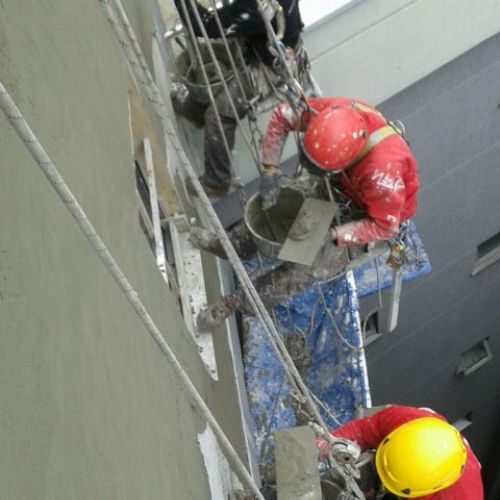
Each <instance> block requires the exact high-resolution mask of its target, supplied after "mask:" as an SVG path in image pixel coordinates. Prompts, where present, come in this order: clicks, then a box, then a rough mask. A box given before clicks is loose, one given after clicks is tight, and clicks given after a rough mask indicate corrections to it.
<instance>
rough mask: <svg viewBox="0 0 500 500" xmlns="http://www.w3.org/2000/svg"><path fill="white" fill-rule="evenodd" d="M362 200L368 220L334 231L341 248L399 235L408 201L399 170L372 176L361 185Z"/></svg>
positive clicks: (377, 172)
mask: <svg viewBox="0 0 500 500" xmlns="http://www.w3.org/2000/svg"><path fill="white" fill-rule="evenodd" d="M359 199H360V200H361V202H362V203H363V205H364V207H365V210H366V214H367V217H366V218H364V219H361V220H359V221H354V222H349V223H347V224H342V225H340V226H337V227H336V228H335V229H333V230H332V239H333V240H334V241H335V242H336V244H337V245H338V246H340V247H345V246H349V245H362V244H365V243H369V242H371V241H379V240H387V239H390V238H394V237H395V236H397V234H398V231H399V224H400V223H401V214H402V213H403V211H404V206H405V201H406V194H405V184H404V182H403V179H402V178H401V175H400V173H399V171H397V170H396V171H394V172H379V171H375V172H374V173H372V174H370V176H368V177H367V178H366V179H365V180H364V181H363V182H362V183H361V184H360V192H359Z"/></svg>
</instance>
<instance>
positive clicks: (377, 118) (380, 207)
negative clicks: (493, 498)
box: [191, 97, 418, 331]
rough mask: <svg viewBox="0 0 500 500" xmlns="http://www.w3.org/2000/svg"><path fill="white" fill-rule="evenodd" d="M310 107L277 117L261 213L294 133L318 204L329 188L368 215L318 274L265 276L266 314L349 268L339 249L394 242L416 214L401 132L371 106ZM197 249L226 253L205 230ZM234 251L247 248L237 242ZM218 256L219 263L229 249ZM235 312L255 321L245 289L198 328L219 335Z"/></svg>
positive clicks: (273, 193) (266, 148) (301, 271)
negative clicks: (217, 331)
mask: <svg viewBox="0 0 500 500" xmlns="http://www.w3.org/2000/svg"><path fill="white" fill-rule="evenodd" d="M306 104H307V106H305V107H304V108H303V110H302V111H300V112H297V110H296V109H293V108H292V107H291V106H290V105H289V104H285V103H283V104H280V105H278V106H277V107H275V108H274V110H273V113H272V116H271V119H270V122H269V125H268V128H267V132H266V135H265V137H264V139H263V141H262V164H263V167H262V176H261V182H260V188H259V191H260V196H261V199H262V206H263V207H264V208H265V209H268V208H270V207H272V206H273V205H274V204H275V203H276V201H277V199H278V196H279V192H280V177H281V171H280V168H279V163H280V156H281V153H282V150H283V146H284V143H285V140H286V137H287V135H288V133H289V132H291V131H299V132H302V133H303V134H302V138H301V153H302V161H301V162H302V164H303V165H304V166H305V167H306V168H307V169H308V170H309V172H311V173H312V174H314V175H312V176H310V177H311V179H312V180H313V181H315V183H316V185H317V189H316V190H315V193H316V196H323V197H324V196H325V194H323V195H320V194H319V192H323V193H324V192H325V189H321V188H325V182H326V183H329V184H330V185H331V187H332V188H334V189H335V190H336V191H337V192H341V193H342V194H343V196H344V197H346V198H348V199H349V200H350V201H352V202H354V204H355V205H356V207H357V210H358V212H361V213H362V215H361V217H357V218H354V220H350V221H347V222H345V223H343V224H341V225H338V226H336V227H335V228H333V229H332V234H331V240H332V241H327V243H326V244H325V245H324V246H323V248H322V249H321V250H320V252H319V253H318V255H317V257H316V259H315V261H314V262H313V264H312V266H309V267H308V266H302V265H299V264H292V263H289V262H287V263H285V264H282V265H281V266H279V267H278V268H276V269H274V270H273V271H271V272H268V273H267V274H264V275H261V276H259V277H258V278H257V280H256V281H255V287H256V289H257V290H258V291H259V294H260V296H261V299H262V301H263V302H264V304H265V305H266V306H272V305H274V304H276V303H278V302H280V301H283V300H286V299H287V298H289V297H291V296H293V295H295V294H297V293H300V292H301V291H303V290H304V289H306V288H308V287H310V286H312V285H313V284H314V283H316V282H319V281H323V280H326V279H330V278H332V277H334V276H335V275H336V274H338V272H339V271H340V270H341V269H342V268H343V267H344V266H345V265H346V260H345V252H342V250H341V248H339V247H345V246H349V245H362V244H365V243H369V242H372V241H377V240H387V239H390V238H394V237H396V236H397V235H398V232H399V230H400V224H401V223H402V222H403V221H405V220H406V219H408V218H410V217H411V216H412V215H413V213H414V212H415V206H416V194H417V190H418V176H417V169H416V163H415V159H414V157H413V155H412V153H411V151H410V149H409V147H408V145H407V143H406V141H405V140H404V139H403V138H402V137H401V135H400V133H399V132H398V130H397V129H396V127H395V126H393V125H392V124H390V123H389V122H387V120H386V119H385V118H384V117H383V116H382V115H381V113H380V112H379V111H377V109H375V108H374V107H373V106H370V105H368V104H366V103H364V102H363V101H360V100H356V99H349V98H346V97H329V98H313V99H309V100H308V101H307V103H306ZM326 191H327V190H326ZM239 236H240V239H241V231H239ZM248 239H249V237H248V231H247V232H246V240H248ZM326 240H328V238H326ZM191 241H192V242H193V243H194V244H195V246H197V247H198V248H205V249H207V250H209V251H214V250H215V249H216V248H217V247H220V244H219V243H218V240H217V238H216V235H213V234H212V233H209V232H208V231H204V230H197V232H196V234H192V238H191ZM233 245H234V247H235V248H236V249H237V248H238V246H241V245H239V242H238V241H236V240H234V239H233ZM245 247H246V248H247V249H248V245H245ZM219 250H220V251H219V252H218V253H219V255H220V254H221V253H223V249H221V248H219ZM236 310H243V311H245V312H250V313H252V308H251V307H250V305H249V304H248V303H247V300H246V297H245V294H244V293H243V291H242V290H241V289H240V290H237V291H236V292H235V293H234V294H232V295H228V296H226V297H223V298H222V299H221V300H220V301H218V302H216V303H215V304H213V305H211V306H208V307H207V308H205V309H204V310H202V311H201V312H200V314H199V315H198V319H197V323H198V327H199V328H200V329H201V330H204V331H208V330H213V329H214V328H216V327H217V326H219V325H220V324H221V323H222V322H223V321H224V319H225V318H226V317H227V316H229V315H230V314H231V313H232V312H234V311H236Z"/></svg>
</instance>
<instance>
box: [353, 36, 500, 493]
mask: <svg viewBox="0 0 500 500" xmlns="http://www.w3.org/2000/svg"><path fill="white" fill-rule="evenodd" d="M499 82H500V35H496V36H495V37H493V38H491V39H489V40H487V41H486V42H484V43H482V44H481V45H479V46H477V47H475V48H474V49H472V50H471V51H469V52H468V53H466V54H464V55H462V56H461V57H460V58H458V59H456V60H455V61H452V62H450V63H449V64H447V65H446V66H444V67H442V68H441V69H439V70H438V71H436V72H435V73H434V74H432V75H430V76H429V77H427V78H425V79H423V80H421V81H420V82H418V83H416V84H415V85H413V86H411V87H410V88H408V89H406V90H404V91H403V92H401V93H400V94H398V95H397V96H394V97H393V98H392V99H390V100H389V101H387V102H385V103H383V104H382V105H381V106H380V109H381V110H382V111H383V112H384V114H385V115H386V116H388V117H398V118H400V119H402V120H403V121H404V122H405V124H406V127H407V131H408V135H409V140H410V142H411V145H412V150H413V151H414V153H415V156H416V158H417V160H418V164H419V171H420V178H421V182H422V187H421V191H420V196H419V204H418V208H417V214H416V216H415V222H416V224H417V227H418V230H419V233H420V235H421V237H422V239H423V241H424V245H425V247H426V249H427V251H428V253H429V256H430V258H431V263H432V265H433V271H432V273H430V274H428V275H426V276H424V277H422V278H420V279H419V280H417V281H415V282H412V283H409V284H405V285H404V287H403V296H402V301H401V309H400V321H399V326H398V329H397V331H396V332H395V333H393V334H389V335H387V336H384V337H382V338H381V339H379V340H377V341H376V342H374V343H373V344H371V345H370V346H368V348H367V358H368V366H369V374H370V382H371V387H372V395H373V399H374V404H382V403H388V402H399V403H404V404H414V405H419V406H429V407H432V408H435V409H436V410H438V411H440V412H442V413H443V414H444V415H446V416H447V417H448V418H449V419H450V420H456V419H458V418H460V417H463V416H464V415H466V414H467V413H468V412H470V411H472V419H473V425H472V426H471V427H470V428H468V429H467V430H466V431H465V435H466V436H467V438H468V439H469V440H470V442H471V444H472V446H473V448H474V450H475V451H476V453H477V455H478V456H479V457H480V459H481V460H482V461H483V465H486V470H494V469H495V467H494V466H495V465H496V464H498V462H499V460H500V456H499V454H500V449H499V447H498V446H497V447H495V446H494V443H495V442H497V441H499V440H500V436H499V435H498V431H499V428H500V426H499V417H500V362H499V359H500V262H497V263H496V264H494V265H492V266H491V267H489V268H487V269H485V270H484V271H483V272H481V273H480V274H478V275H477V276H475V277H472V276H471V271H472V268H473V265H474V263H475V261H476V259H477V245H478V244H479V243H481V242H482V241H484V240H486V239H487V238H489V237H491V236H493V235H494V234H496V233H498V232H500V106H499V103H500V84H499ZM374 304H376V298H375V297H371V298H369V299H365V300H363V304H362V308H363V309H364V310H366V309H368V308H369V307H372V306H373V305H374ZM486 336H489V338H490V344H491V348H492V351H493V356H494V358H493V360H492V361H491V362H490V363H488V364H487V365H485V366H483V367H482V368H480V369H479V370H478V371H477V372H474V373H473V374H471V375H470V376H468V377H463V376H462V377H461V376H456V375H455V371H456V368H457V366H458V363H459V361H460V355H461V354H462V353H463V352H464V351H465V350H467V349H468V348H470V347H471V346H472V345H474V344H475V343H477V342H479V341H480V340H481V339H482V338H484V337H486ZM486 479H487V485H486V486H487V488H488V487H489V482H493V480H494V474H492V473H489V475H488V476H487V478H486ZM499 482H500V481H499ZM494 494H495V493H492V495H494ZM491 498H494V496H491Z"/></svg>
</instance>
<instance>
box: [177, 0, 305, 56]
mask: <svg viewBox="0 0 500 500" xmlns="http://www.w3.org/2000/svg"><path fill="white" fill-rule="evenodd" d="M278 3H279V4H280V6H281V7H282V9H283V13H284V16H285V32H284V35H283V39H282V40H281V41H282V42H283V44H284V45H285V46H286V47H291V48H295V47H296V46H297V44H298V42H299V40H300V34H301V31H302V27H303V24H302V19H301V16H300V10H299V1H298V0H278ZM175 5H176V7H177V10H178V11H179V14H180V15H181V17H182V18H183V19H184V20H185V15H184V10H183V8H182V4H181V1H180V0H175ZM186 7H187V12H188V13H189V17H190V18H191V23H192V26H193V29H194V32H195V34H196V36H199V37H201V36H203V34H202V32H201V30H200V28H199V25H198V23H197V21H196V16H195V15H194V12H193V9H192V6H191V2H190V1H189V0H186ZM196 7H197V9H198V12H199V14H200V16H201V19H202V22H203V25H204V26H205V29H206V31H207V35H208V36H209V38H220V37H221V33H220V29H219V24H218V23H217V19H216V17H215V13H214V11H213V10H211V9H207V8H205V7H203V5H201V4H199V3H198V2H196ZM217 15H218V16H219V20H220V23H221V25H222V28H223V30H224V34H225V35H226V36H229V37H243V38H245V40H246V42H247V43H246V45H247V47H248V49H249V50H248V51H247V56H248V58H249V59H252V53H253V51H256V52H257V53H258V55H259V57H260V58H261V59H262V60H263V62H264V63H266V64H267V65H269V66H271V65H272V63H273V60H274V56H272V55H271V53H270V52H269V50H268V38H267V31H266V25H265V24H264V21H263V20H262V17H261V15H260V12H259V9H258V6H257V2H256V0H235V1H234V2H232V3H229V4H225V5H222V6H220V7H219V8H217ZM274 23H275V21H274V20H273V26H274ZM274 27H275V28H276V26H274Z"/></svg>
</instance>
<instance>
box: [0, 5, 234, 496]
mask: <svg viewBox="0 0 500 500" xmlns="http://www.w3.org/2000/svg"><path fill="white" fill-rule="evenodd" d="M128 3H130V2H128ZM126 71H127V70H126V67H125V63H124V61H123V59H122V57H121V51H120V48H119V46H118V44H117V43H116V41H115V40H114V38H113V34H112V31H111V29H110V27H109V25H108V23H107V21H106V20H105V18H104V16H103V15H102V13H101V11H100V8H99V4H98V2H97V1H96V2H81V1H79V0H64V1H63V0H46V1H44V2H30V7H29V9H27V8H26V4H25V3H24V2H19V1H17V0H1V1H0V80H1V81H2V83H3V84H4V85H5V87H6V88H7V90H8V91H9V92H10V93H11V94H12V96H13V98H14V99H15V100H16V102H17V104H18V106H19V107H20V108H21V110H22V112H23V113H24V114H25V116H26V118H27V120H28V121H29V123H30V125H31V127H32V128H33V130H34V132H35V133H36V134H37V136H38V137H39V139H40V140H41V142H42V144H43V145H44V146H45V148H46V150H47V152H48V154H49V156H51V158H52V159H53V161H54V162H55V164H56V166H57V167H58V169H59V170H60V172H61V174H62V175H63V177H64V178H65V179H66V181H67V182H68V184H69V185H70V187H71V188H72V189H73V191H74V193H75V195H76V196H77V198H78V199H79V201H80V202H81V204H82V206H83V208H84V210H85V211H86V212H87V213H88V215H89V217H90V218H91V220H92V221H93V223H94V224H95V226H96V228H97V230H98V232H99V233H100V234H101V236H102V237H103V239H104V241H105V243H106V245H108V247H109V249H110V251H111V252H112V254H113V255H115V257H116V258H117V261H118V263H119V265H120V266H121V267H122V269H123V270H124V272H125V273H126V275H127V276H128V278H129V279H130V281H131V282H132V284H133V286H134V287H135V288H136V290H137V291H138V292H139V295H140V297H141V298H142V299H143V300H144V301H145V303H146V306H147V307H148V309H149V310H150V312H151V314H152V316H153V319H154V320H155V321H156V322H157V323H158V324H159V326H160V329H162V331H163V332H164V333H165V336H166V337H167V339H168V341H169V343H170V344H171V345H172V347H173V348H174V350H175V352H176V354H177V355H178V356H179V358H180V359H181V361H182V362H183V364H184V365H185V366H186V368H187V371H188V372H189V374H190V375H191V376H192V377H193V380H194V382H195V384H196V385H197V386H198V387H199V388H200V391H201V392H202V393H203V394H204V395H205V396H206V397H207V398H209V399H211V398H212V399H215V398H217V394H218V392H219V391H221V392H223V393H224V394H225V398H226V400H227V401H228V403H227V405H226V408H229V409H231V408H232V403H231V400H232V398H231V394H232V385H231V383H228V384H227V385H224V384H223V383H221V384H220V385H217V386H216V385H215V384H212V383H211V382H209V381H208V380H207V378H208V377H206V372H205V370H204V368H203V366H202V364H201V362H200V359H199V356H198V353H197V349H196V346H195V345H194V343H193V341H192V340H191V338H190V336H189V334H188V333H187V331H186V330H185V328H184V325H183V322H182V318H181V316H180V315H179V314H178V312H177V310H176V300H175V297H174V296H173V295H172V294H171V293H170V291H169V290H168V288H167V287H166V286H165V284H164V282H163V281H162V278H161V276H160V275H159V273H158V271H157V269H156V266H155V264H154V258H153V255H152V254H151V252H150V249H149V248H148V246H147V243H146V240H145V238H144V237H143V235H142V233H141V230H140V227H139V224H138V216H137V202H136V197H135V181H134V175H133V164H132V157H131V147H130V132H129V124H128V107H127V81H128V80H127V77H126ZM0 137H1V138H2V140H1V143H2V148H1V150H2V163H1V167H0V186H1V196H0V217H1V221H2V222H1V224H0V317H1V318H2V322H1V324H0V395H1V398H2V404H1V405H0V422H1V425H0V449H2V453H1V454H0V483H1V484H2V488H1V490H2V494H1V496H2V498H5V499H15V500H24V499H26V500H27V499H30V500H31V499H34V498H36V499H40V500H44V499H47V500H48V499H51V500H52V499H56V498H61V499H70V498H71V499H82V500H83V499H89V498H92V499H103V500H104V499H106V500H109V499H120V500H121V499H131V500H132V499H134V500H136V499H139V498H140V499H141V500H142V499H152V500H157V499H160V498H167V499H170V498H171V499H174V498H175V499H201V500H203V499H205V498H207V495H208V493H207V491H208V485H207V481H206V477H205V469H204V465H203V462H202V459H201V455H200V453H199V450H198V447H197V442H196V433H197V432H201V431H202V430H203V428H204V426H203V425H202V422H201V420H200V419H199V418H198V417H197V415H196V414H195V412H194V411H193V409H192V407H191V405H190V402H189V400H188V398H187V397H186V394H185V393H184V391H183V390H182V389H181V388H180V387H179V385H178V384H177V382H176V381H175V377H174V373H173V372H172V370H171V369H170V367H169V366H168V365H167V363H166V362H165V359H164V358H163V356H162V355H161V354H160V351H159V349H158V348H157V346H156V344H154V342H153V341H152V339H151V338H150V337H149V336H148V334H147V332H146V331H145V328H144V327H143V325H142V323H141V322H140V321H139V320H138V318H137V317H136V315H135V313H134V312H133V311H132V309H131V308H130V306H129V305H128V303H127V302H126V300H125V298H124V297H123V295H122V293H121V292H120V290H119V289H118V287H117V285H116V284H115V283H114V281H113V280H112V278H111V277H110V275H109V273H108V272H107V271H106V269H105V268H104V267H103V265H102V264H101V262H100V260H99V259H98V258H97V256H96V255H95V253H94V251H93V250H92V248H91V247H90V245H89V244H88V242H87V241H86V239H85V238H84V236H83V235H82V234H81V233H80V231H79V229H78V228H77V225H76V223H75V222H74V221H73V219H72V218H71V216H70V215H69V213H68V212H67V210H66V208H65V207H64V206H63V205H62V203H61V202H60V200H59V199H58V198H57V196H56V195H55V193H54V191H53V189H52V188H51V187H50V186H49V184H48V183H47V181H46V180H45V178H44V176H43V175H42V174H41V172H40V170H39V168H38V166H37V165H36V164H35V162H34V160H33V159H32V157H31V156H30V155H29V153H28V152H27V151H26V149H25V148H24V146H23V145H22V143H21V142H20V140H19V138H18V137H17V135H16V134H15V133H14V131H13V130H12V128H11V127H10V126H9V124H8V123H7V121H6V120H5V118H4V117H3V116H0ZM221 413H224V412H223V411H222V410H221ZM228 420H229V419H228ZM228 425H229V427H231V426H232V427H231V429H232V434H233V435H237V434H238V431H237V429H236V428H235V427H234V425H233V424H228Z"/></svg>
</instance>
